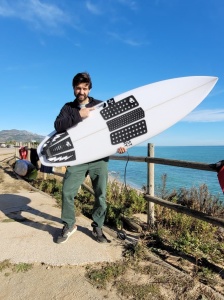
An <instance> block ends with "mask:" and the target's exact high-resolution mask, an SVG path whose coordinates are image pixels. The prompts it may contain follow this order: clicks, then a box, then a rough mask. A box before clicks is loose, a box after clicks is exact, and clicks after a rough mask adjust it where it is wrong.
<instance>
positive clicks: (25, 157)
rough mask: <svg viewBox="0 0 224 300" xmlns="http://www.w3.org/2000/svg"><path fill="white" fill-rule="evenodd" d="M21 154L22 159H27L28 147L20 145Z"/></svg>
mask: <svg viewBox="0 0 224 300" xmlns="http://www.w3.org/2000/svg"><path fill="white" fill-rule="evenodd" d="M19 155H20V158H21V159H27V156H28V150H27V147H20V149H19Z"/></svg>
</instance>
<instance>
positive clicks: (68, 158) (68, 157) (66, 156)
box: [48, 151, 76, 162]
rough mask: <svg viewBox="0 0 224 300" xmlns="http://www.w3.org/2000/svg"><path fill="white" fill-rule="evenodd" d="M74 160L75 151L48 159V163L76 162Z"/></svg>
mask: <svg viewBox="0 0 224 300" xmlns="http://www.w3.org/2000/svg"><path fill="white" fill-rule="evenodd" d="M74 160H76V155H75V151H70V152H66V153H63V154H58V155H54V156H52V157H49V158H48V161H50V162H64V161H74Z"/></svg>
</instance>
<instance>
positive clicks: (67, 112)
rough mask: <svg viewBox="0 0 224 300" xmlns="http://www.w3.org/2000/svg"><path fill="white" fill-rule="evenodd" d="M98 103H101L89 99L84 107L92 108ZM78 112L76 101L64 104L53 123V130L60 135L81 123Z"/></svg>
mask: <svg viewBox="0 0 224 300" xmlns="http://www.w3.org/2000/svg"><path fill="white" fill-rule="evenodd" d="M100 102H102V101H101V100H96V99H94V98H92V97H89V103H88V104H87V105H86V107H93V106H95V105H97V104H99V103H100ZM79 110H80V108H79V103H78V101H77V100H76V99H75V100H74V101H73V102H68V103H65V105H64V106H63V107H62V109H61V111H60V113H59V115H58V116H57V118H56V120H55V122H54V128H55V130H56V131H57V132H58V133H61V132H64V131H65V130H67V129H68V128H70V127H72V126H74V125H76V124H78V123H79V122H82V118H81V116H80V114H79Z"/></svg>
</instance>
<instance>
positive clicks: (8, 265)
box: [0, 259, 33, 276]
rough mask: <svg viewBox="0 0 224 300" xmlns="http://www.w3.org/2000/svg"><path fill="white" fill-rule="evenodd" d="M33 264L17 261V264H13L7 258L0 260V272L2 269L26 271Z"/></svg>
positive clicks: (17, 271)
mask: <svg viewBox="0 0 224 300" xmlns="http://www.w3.org/2000/svg"><path fill="white" fill-rule="evenodd" d="M32 267H33V265H32V264H27V263H18V264H13V263H11V262H10V261H9V260H8V259H6V260H4V261H2V262H0V272H3V271H8V272H9V271H12V272H16V273H19V272H27V271H29V270H30V269H32ZM8 272H7V273H5V275H6V276H8V275H9V273H8Z"/></svg>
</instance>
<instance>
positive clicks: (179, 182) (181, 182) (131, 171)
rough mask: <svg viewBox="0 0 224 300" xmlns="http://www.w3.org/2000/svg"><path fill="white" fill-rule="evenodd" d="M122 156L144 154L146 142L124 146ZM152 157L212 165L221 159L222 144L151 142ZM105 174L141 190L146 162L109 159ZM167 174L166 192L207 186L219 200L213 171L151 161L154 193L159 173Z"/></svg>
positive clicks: (145, 152) (223, 153)
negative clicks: (177, 144)
mask: <svg viewBox="0 0 224 300" xmlns="http://www.w3.org/2000/svg"><path fill="white" fill-rule="evenodd" d="M124 155H126V156H128V155H129V156H143V157H146V156H147V145H145V146H135V147H133V148H130V149H128V152H126V153H125V154H124ZM154 156H155V157H158V158H167V159H174V160H184V161H190V162H202V163H208V164H213V163H216V162H218V161H220V160H223V159H224V146H156V145H154ZM125 170H126V176H124V175H125ZM109 173H110V175H111V176H113V177H114V178H117V179H118V180H119V181H120V182H121V183H125V180H126V183H127V185H129V186H131V187H133V188H137V189H142V187H143V186H146V184H147V164H146V163H143V162H133V161H128V163H127V161H119V160H112V159H111V160H110V162H109ZM163 174H166V175H167V184H166V187H167V191H169V192H172V190H174V189H176V190H179V189H180V188H187V189H189V188H191V187H196V188H198V187H199V186H201V185H202V184H206V185H207V186H208V190H209V192H210V193H211V194H212V195H215V196H216V195H219V196H220V200H221V199H223V201H224V195H223V193H222V191H221V188H220V185H219V182H218V178H217V173H216V172H209V171H201V170H194V169H187V168H181V167H173V166H165V165H160V164H155V195H156V192H157V191H158V190H159V189H160V187H161V185H162V179H161V177H162V175H163Z"/></svg>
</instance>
